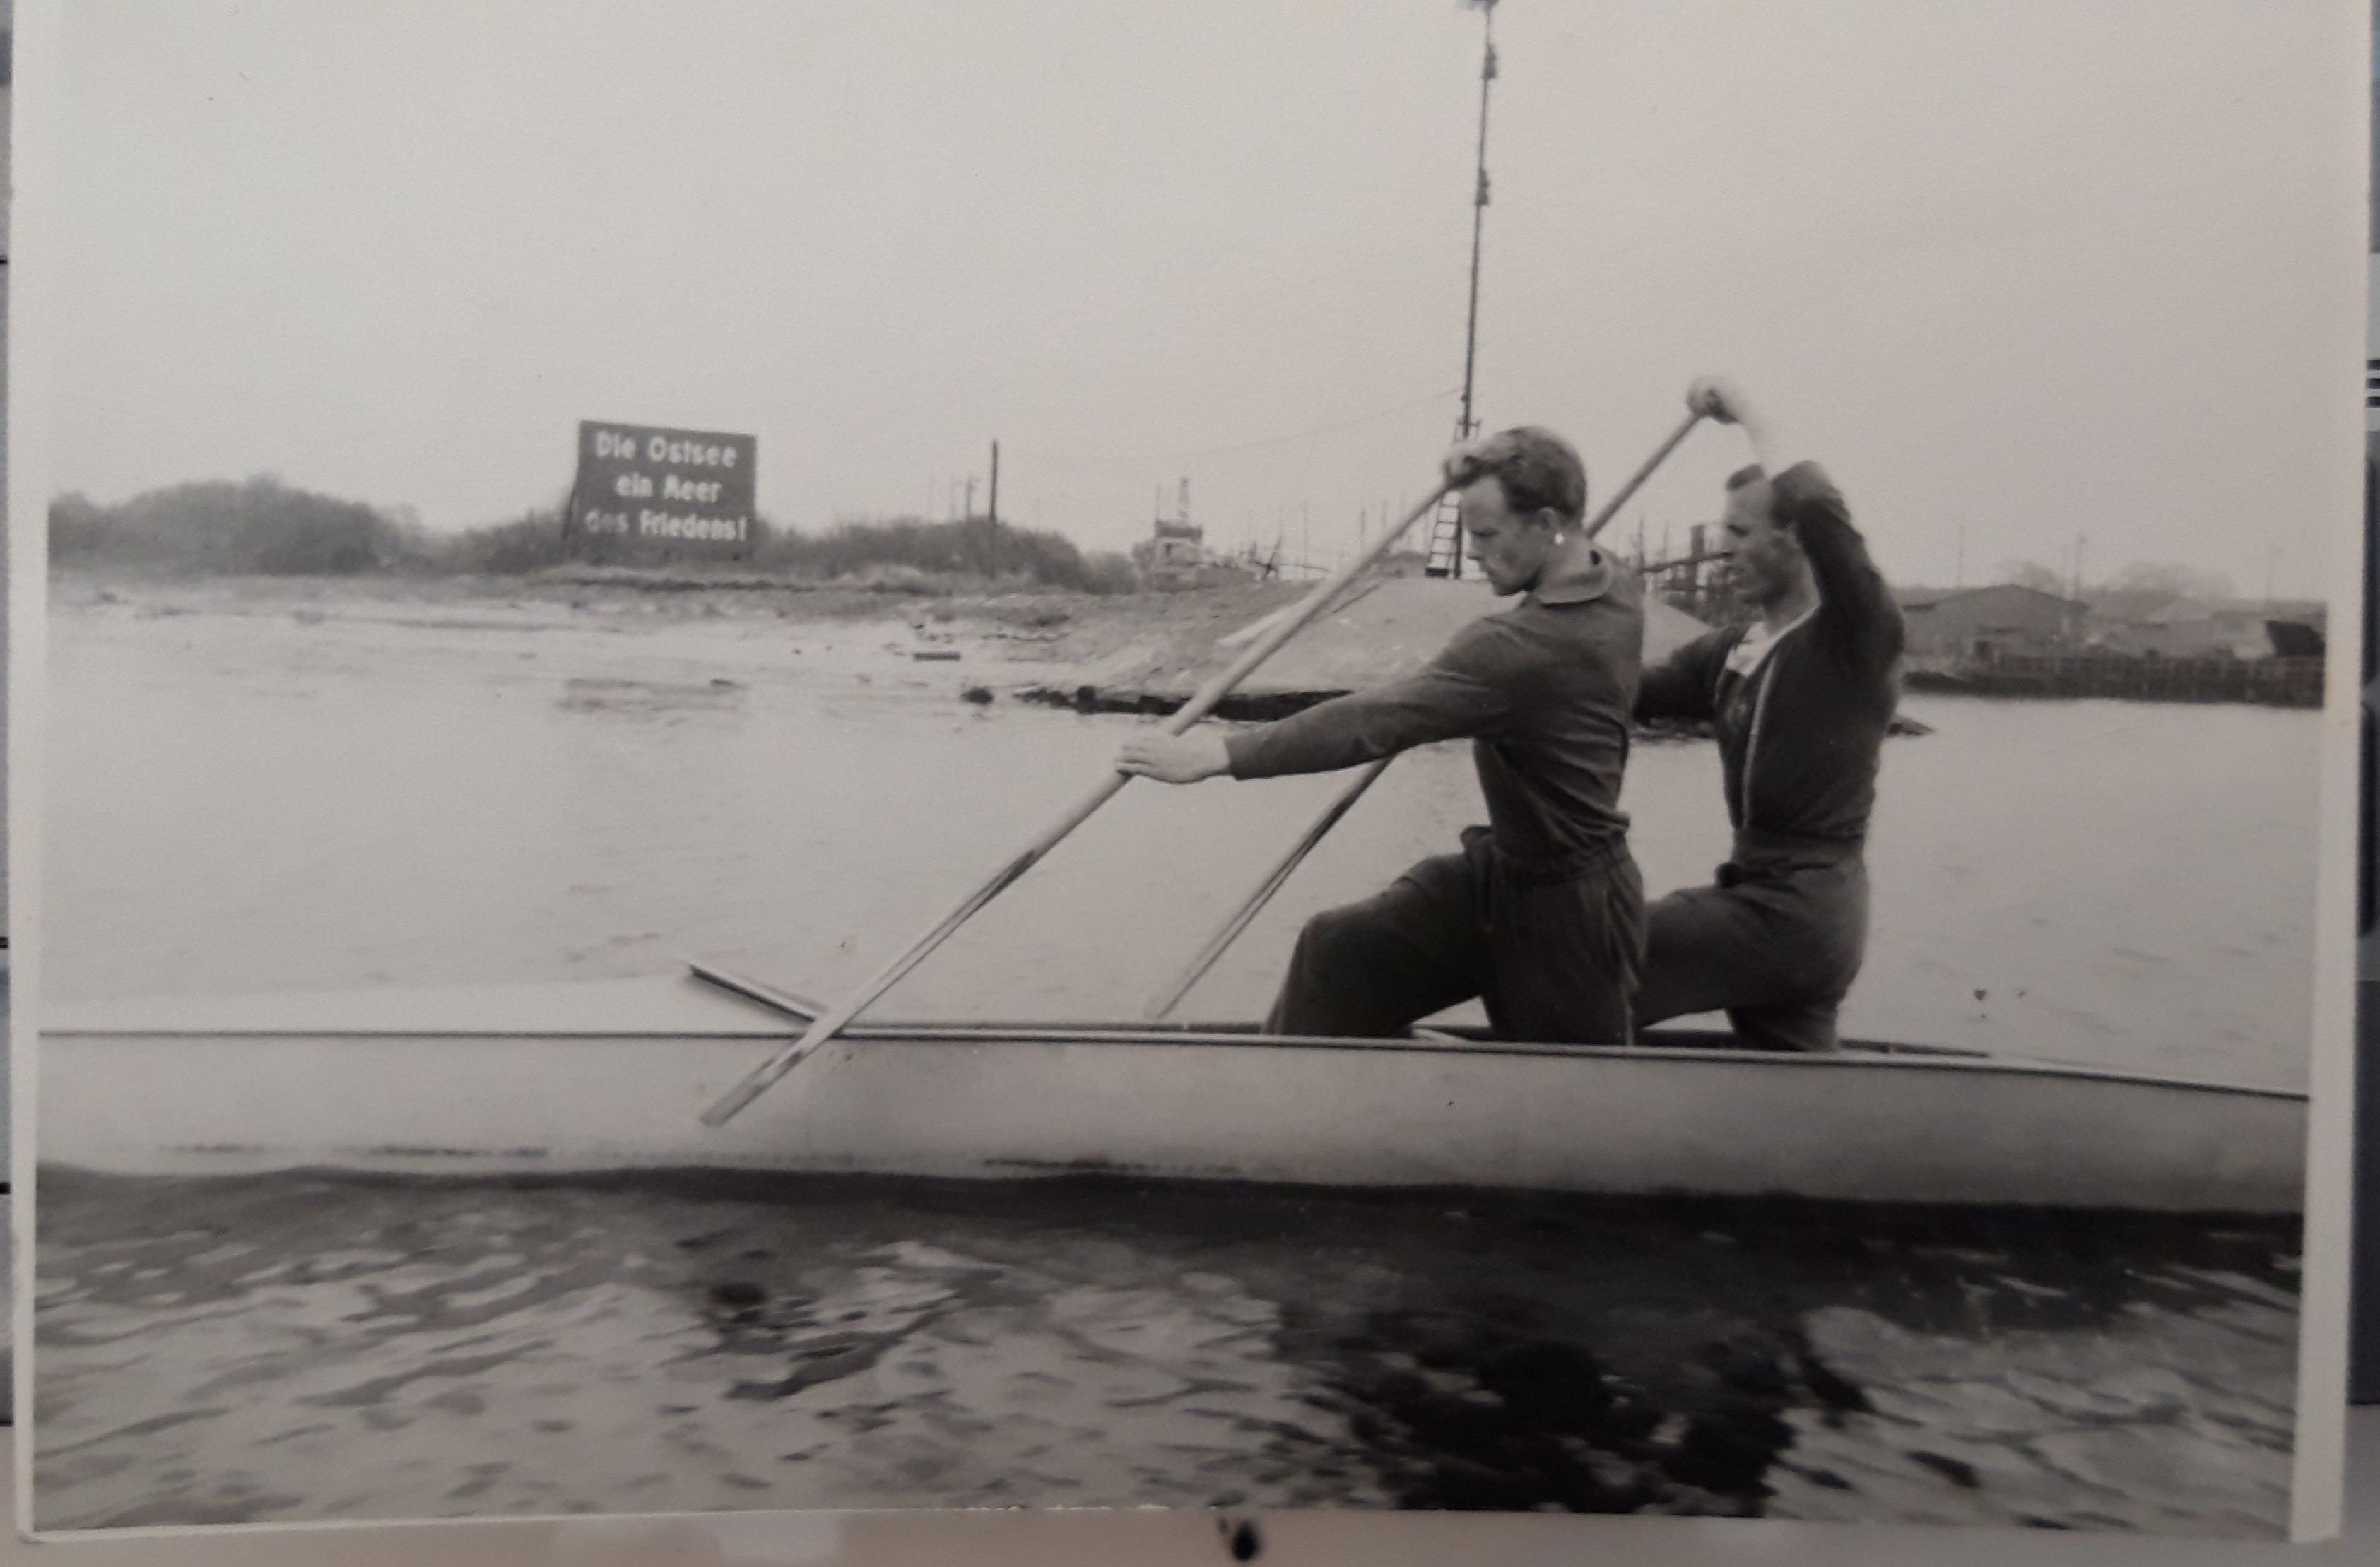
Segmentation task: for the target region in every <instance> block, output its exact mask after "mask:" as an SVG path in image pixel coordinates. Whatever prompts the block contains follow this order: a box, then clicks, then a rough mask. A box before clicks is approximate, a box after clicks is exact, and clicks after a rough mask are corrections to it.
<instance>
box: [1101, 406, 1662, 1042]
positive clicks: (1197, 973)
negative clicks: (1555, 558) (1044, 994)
mask: <svg viewBox="0 0 2380 1567" xmlns="http://www.w3.org/2000/svg"><path fill="white" fill-rule="evenodd" d="M1703 417H1704V416H1703V415H1702V414H1701V413H1699V412H1695V413H1690V414H1688V415H1687V416H1686V417H1685V419H1684V420H1683V421H1682V422H1681V423H1680V424H1679V426H1678V428H1677V429H1675V430H1673V431H1670V438H1669V439H1668V440H1666V441H1664V442H1662V443H1660V445H1658V446H1657V447H1655V448H1654V450H1653V455H1652V456H1649V457H1646V458H1645V461H1644V464H1643V466H1641V467H1639V468H1637V469H1636V471H1635V472H1634V473H1633V474H1632V475H1630V476H1629V480H1628V482H1627V483H1625V484H1622V485H1621V487H1620V488H1619V489H1617V490H1615V491H1613V492H1612V494H1611V499H1609V501H1606V502H1604V503H1603V507H1602V509H1601V510H1599V511H1597V513H1596V514H1595V516H1593V517H1592V518H1590V519H1589V520H1588V522H1587V525H1586V536H1587V537H1588V538H1589V539H1592V538H1594V537H1595V536H1596V535H1597V534H1598V533H1600V532H1602V531H1603V528H1604V525H1605V524H1607V523H1609V521H1610V520H1611V519H1612V518H1613V517H1615V516H1619V515H1620V508H1621V506H1623V505H1625V504H1628V497H1630V496H1631V495H1633V494H1634V493H1636V492H1637V491H1639V490H1641V489H1643V488H1644V486H1645V480H1648V479H1650V478H1652V477H1653V470H1654V469H1655V468H1659V467H1660V466H1661V464H1662V463H1663V462H1664V461H1665V460H1667V459H1668V457H1669V456H1670V453H1671V452H1674V451H1676V450H1677V449H1678V443H1680V442H1682V441H1683V440H1684V439H1685V438H1686V437H1687V436H1688V435H1689V434H1691V433H1693V431H1694V426H1695V425H1697V424H1700V423H1701V422H1702V420H1703ZM1390 760H1391V758H1389V757H1382V758H1381V759H1379V760H1378V761H1376V762H1374V763H1372V764H1371V765H1370V766H1369V767H1366V769H1364V771H1362V772H1360V773H1358V774H1356V777H1355V781H1354V783H1353V784H1349V785H1347V788H1346V790H1345V792H1343V793H1342V794H1341V795H1340V796H1339V797H1338V798H1337V799H1335V800H1333V801H1331V802H1330V806H1329V807H1328V808H1326V809H1325V810H1324V811H1323V813H1322V814H1321V815H1320V816H1318V817H1317V818H1316V819H1315V820H1314V825H1313V826H1311V827H1309V828H1307V829H1306V830H1305V836H1304V837H1303V838H1300V839H1299V840H1298V841H1297V842H1296V844H1294V845H1293V846H1292V847H1291V849H1290V851H1289V853H1288V854H1287V855H1286V856H1282V859H1281V863H1280V864H1279V865H1276V866H1274V867H1273V869H1272V874H1271V875H1269V876H1268V877H1266V878H1265V879H1264V881H1263V883H1262V884H1261V885H1259V886H1258V887H1257V890H1256V891H1255V892H1254V893H1250V894H1249V895H1248V899H1247V901H1246V902H1245V903H1244V904H1242V905H1240V906H1239V908H1238V909H1237V910H1236V911H1235V912H1234V913H1233V915H1232V917H1230V918H1229V919H1226V920H1224V921H1223V923H1222V925H1221V927H1220V929H1217V930H1216V932H1215V934H1214V935H1213V936H1211V937H1209V938H1208V941H1207V944H1206V945H1205V946H1203V947H1201V948H1199V949H1198V955H1197V956H1196V957H1194V958H1192V959H1191V960H1190V962H1189V965H1188V966H1186V967H1184V969H1183V970H1182V972H1181V974H1179V975H1178V976H1176V977H1175V978H1174V981H1173V983H1172V985H1170V986H1168V987H1167V988H1166V989H1165V990H1162V991H1160V993H1159V994H1158V996H1157V998H1156V1000H1154V1001H1152V1002H1149V1004H1148V1011H1147V1018H1148V1020H1149V1021H1150V1022H1152V1023H1155V1022H1157V1021H1159V1020H1160V1019H1162V1018H1163V1017H1164V1016H1165V1014H1168V1013H1170V1012H1172V1010H1173V1009H1174V1008H1175V1007H1177V1006H1180V1005H1181V1004H1182V998H1183V997H1184V996H1186V995H1188V994H1189V993H1190V987H1192V986H1193V985H1196V983H1197V982H1198V981H1199V980H1201V979H1203V978H1206V977H1207V970H1208V969H1210V968H1212V967H1214V966H1215V964H1216V961H1217V960H1218V959H1220V957H1221V956H1222V955H1223V953H1224V950H1225V949H1226V948H1228V947H1230V946H1231V944H1232V943H1233V941H1238V940H1239V939H1240V932H1241V931H1243V930H1245V929H1247V928H1248V926H1249V924H1250V922H1252V921H1253V920H1254V919H1255V918H1256V917H1257V914H1258V913H1259V912H1261V911H1262V910H1263V908H1264V906H1265V905H1267V904H1269V903H1270V902H1271V901H1272V896H1273V894H1274V893H1278V892H1280V891H1281V887H1282V886H1283V885H1284V884H1285V883H1286V882H1287V881H1289V878H1290V873H1291V872H1292V871H1293V870H1295V869H1297V868H1298V866H1299V865H1300V864H1302V863H1303V862H1304V861H1305V856H1307V855H1309V854H1311V853H1313V852H1314V845H1315V844H1318V843H1320V842H1322V839H1323V837H1324V835H1325V834H1327V833H1328V832H1330V830H1331V829H1332V828H1333V827H1336V826H1338V825H1339V820H1340V818H1342V817H1343V816H1345V815H1346V814H1347V813H1348V811H1350V810H1352V809H1353V808H1354V805H1355V802H1356V801H1357V800H1360V799H1362V798H1363V797H1364V791H1365V790H1366V789H1368V788H1370V787H1371V786H1372V785H1373V784H1377V783H1378V782H1379V779H1380V774H1381V773H1383V772H1386V771H1388V770H1389V763H1390Z"/></svg>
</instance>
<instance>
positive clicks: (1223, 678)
mask: <svg viewBox="0 0 2380 1567" xmlns="http://www.w3.org/2000/svg"><path fill="white" fill-rule="evenodd" d="M1681 433H1682V431H1681ZM1452 488H1453V486H1452V485H1451V484H1449V483H1441V484H1439V486H1438V487H1437V488H1435V489H1433V490H1432V491H1431V492H1429V495H1428V496H1427V499H1425V500H1424V501H1423V502H1422V503H1421V504H1419V505H1417V506H1415V507H1414V508H1413V510H1411V511H1409V512H1407V513H1406V514H1405V516H1404V520H1403V521H1402V522H1400V523H1398V524H1397V525H1396V526H1395V527H1393V528H1388V529H1386V530H1384V531H1383V532H1382V533H1381V534H1380V536H1379V537H1378V539H1376V540H1374V541H1372V543H1371V544H1370V545H1369V546H1368V547H1366V549H1365V550H1363V551H1362V552H1361V553H1358V554H1357V555H1356V556H1355V558H1354V559H1353V560H1351V561H1349V562H1348V563H1347V564H1346V565H1342V566H1341V567H1340V568H1339V569H1338V570H1337V571H1335V572H1332V573H1331V574H1330V577H1327V578H1326V579H1325V580H1324V581H1323V583H1322V585H1321V586H1320V587H1318V588H1317V589H1314V591H1313V592H1311V593H1308V594H1307V595H1306V596H1305V598H1304V599H1302V600H1300V601H1299V602H1298V605H1297V608H1296V610H1295V612H1294V613H1292V614H1291V615H1290V616H1289V617H1288V618H1287V619H1285V620H1283V621H1281V622H1280V623H1279V624H1277V625H1275V626H1273V627H1272V628H1271V629H1270V630H1269V631H1267V632H1266V633H1265V634H1264V635H1263V636H1262V637H1259V638H1257V639H1256V641H1255V642H1254V643H1252V644H1250V646H1249V647H1248V650H1246V651H1245V652H1244V653H1242V654H1241V655H1240V656H1239V657H1238V658H1236V659H1234V660H1233V661H1232V663H1231V666H1230V667H1229V668H1227V669H1225V670H1224V671H1223V672H1222V673H1221V674H1218V675H1217V676H1215V678H1214V679H1212V680H1210V681H1208V683H1207V684H1206V685H1205V686H1201V687H1199V689H1198V692H1197V694H1196V696H1194V697H1192V698H1190V700H1189V701H1188V702H1186V703H1184V705H1183V707H1182V708H1181V710H1180V711H1177V712H1175V713H1174V714H1173V716H1172V718H1170V719H1168V720H1167V721H1166V724H1165V729H1166V733H1168V734H1170V735H1179V734H1182V733H1183V732H1184V730H1187V729H1188V728H1190V726H1191V725H1193V724H1195V723H1197V722H1198V721H1199V720H1200V719H1202V718H1205V717H1206V716H1207V715H1208V713H1210V712H1212V711H1214V710H1215V708H1216V706H1217V705H1218V704H1219V703H1220V702H1221V701H1222V699H1223V698H1225V697H1228V696H1230V695H1231V694H1232V691H1233V688H1234V687H1235V686H1238V685H1239V683H1240V682H1241V681H1243V680H1245V679H1246V678H1247V677H1248V675H1249V674H1252V673H1253V672H1254V671H1255V670H1256V668H1257V665H1258V664H1261V663H1263V662H1265V660H1267V659H1269V658H1270V657H1272V655H1273V654H1274V653H1276V652H1278V651H1280V650H1281V645H1282V644H1283V643H1285V642H1287V641H1288V640H1289V639H1290V638H1293V637H1294V636H1296V635H1297V634H1298V633H1299V632H1300V631H1303V630H1305V626H1306V625H1307V623H1309V622H1310V621H1312V620H1314V619H1315V618H1316V617H1317V616H1318V615H1319V614H1321V613H1322V612H1323V611H1324V610H1325V609H1327V608H1329V607H1330V603H1331V601H1333V600H1335V599H1337V598H1338V596H1339V594H1340V593H1341V592H1342V590H1343V589H1345V588H1346V586H1347V585H1348V584H1349V583H1350V582H1353V581H1354V579H1355V578H1356V577H1358V576H1360V575H1362V573H1363V572H1364V571H1365V570H1366V568H1368V567H1369V566H1370V565H1372V563H1373V562H1375V561H1377V560H1378V559H1379V558H1380V557H1381V556H1382V555H1385V554H1387V553H1389V550H1390V546H1392V545H1393V544H1395V543H1396V541H1398V540H1400V539H1402V538H1403V537H1404V536H1405V534H1406V533H1407V532H1408V531H1410V530H1411V529H1412V528H1413V525H1414V524H1415V523H1417V522H1419V521H1420V520H1421V519H1422V518H1423V517H1425V516H1428V515H1429V514H1430V513H1431V512H1432V511H1433V510H1435V509H1436V508H1437V505H1438V503H1439V500H1440V499H1442V498H1443V497H1444V496H1445V494H1446V492H1448V491H1449V490H1451V489H1452ZM1130 782H1131V775H1130V774H1129V773H1123V772H1110V773H1109V774H1108V775H1107V776H1106V777H1104V778H1102V779H1101V780H1100V781H1099V787H1097V788H1095V789H1093V790H1092V791H1091V792H1090V793H1088V794H1087V795H1085V796H1083V797H1082V798H1081V799H1079V800H1077V801H1075V804H1074V805H1073V806H1072V807H1070V808H1068V809H1067V811H1066V813H1065V814H1064V815H1063V816H1062V817H1060V818H1059V819H1058V820H1056V821H1054V822H1052V823H1051V824H1050V826H1049V827H1048V828H1046V829H1044V830H1043V831H1042V832H1041V833H1040V835H1039V836H1038V837H1037V838H1035V839H1034V840H1033V841H1032V842H1031V843H1030V844H1026V846H1025V847H1024V849H1023V850H1022V851H1021V852H1020V853H1018V855H1017V856H1016V857H1015V858H1014V859H1012V860H1010V861H1009V862H1008V863H1007V864H1006V865H1003V866H1002V867H1001V868H1000V869H999V870H998V871H997V872H995V873H994V874H993V876H992V877H991V879H990V881H986V882H985V883H984V884H983V885H982V886H980V887H978V888H977V889H976V890H975V891H974V892H973V893H970V894H968V896H967V898H966V900H965V902H963V903H961V904H960V905H958V907H956V908H954V909H953V910H952V911H951V912H950V913H949V914H947V915H945V916H943V917H942V918H941V922H940V923H938V924H937V925H935V926H934V928H933V929H930V930H929V931H927V932H926V933H925V934H924V935H922V936H920V937H918V938H917V940H916V941H912V942H911V943H910V944H909V946H908V948H907V949H906V950H905V951H904V952H903V953H902V954H901V955H900V956H899V957H896V958H894V959H893V960H892V962H891V963H889V964H886V965H885V966H884V967H883V968H882V969H881V970H880V971H879V972H878V973H877V974H876V976H875V977H874V978H871V979H869V980H868V983H866V984H865V985H862V986H861V987H860V988H859V989H858V990H855V991H854V992H852V994H851V996H850V997H849V998H848V999H846V1000H844V1001H843V1002H839V1003H838V1004H836V1005H835V1006H834V1007H833V1008H832V1009H831V1010H830V1011H828V1012H827V1013H826V1014H825V1015H823V1016H821V1017H820V1018H819V1019H818V1020H817V1021H816V1022H814V1023H812V1024H811V1025H810V1026H809V1027H808V1028H807V1030H805V1031H804V1032H803V1034H802V1037H801V1038H800V1039H796V1040H795V1041H794V1042H793V1043H792V1044H790V1045H788V1046H786V1047H785V1048H784V1049H783V1050H782V1051H778V1052H777V1053H776V1054H775V1055H772V1056H771V1057H770V1058H769V1059H768V1060H767V1061H765V1062H763V1063H760V1065H759V1066H758V1067H756V1068H755V1069H754V1070H753V1071H752V1073H751V1074H750V1075H748V1076H747V1077H746V1078H745V1079H744V1080H743V1081H742V1082H740V1083H738V1084H736V1085H735V1087H733V1088H731V1089H729V1090H728V1091H727V1093H726V1094H725V1095H724V1096H723V1097H722V1098H721V1099H720V1100H719V1102H718V1103H716V1104H714V1105H712V1106H711V1107H710V1109H709V1110H707V1111H703V1112H702V1124H704V1125H706V1126H714V1127H716V1126H724V1125H725V1124H727V1123H728V1122H729V1121H730V1120H731V1119H732V1118H734V1116H735V1113H736V1112H737V1111H740V1110H742V1109H743V1108H744V1107H745V1106H746V1105H747V1104H750V1103H751V1102H752V1101H753V1100H754V1099H759V1097H760V1096H761V1095H762V1094H764V1093H766V1092H767V1091H768V1090H769V1087H770V1086H771V1084H773V1083H775V1082H776V1081H777V1079H779V1078H780V1077H783V1075H785V1074H786V1073H788V1072H790V1071H792V1070H793V1069H794V1068H795V1067H796V1066H798V1065H800V1064H801V1063H802V1061H803V1059H804V1058H806V1057H807V1056H808V1055H809V1053H810V1052H811V1051H815V1050H817V1049H818V1048H819V1046H820V1045H822V1044H824V1043H826V1042H827V1041H828V1040H829V1039H833V1038H834V1037H835V1035H836V1034H837V1033H839V1032H841V1031H842V1029H843V1028H844V1026H845V1025H847V1024H848V1023H850V1022H851V1020H852V1019H853V1018H855V1017H856V1016H858V1015H859V1014H861V1013H862V1012H864V1011H866V1010H867V1008H868V1006H869V1004H870V1003H872V1002H874V1001H875V1000H876V998H877V997H879V996H880V995H882V994H883V993H884V992H885V991H887V990H891V989H892V987H893V986H894V985H896V984H898V983H899V982H900V980H901V977H902V976H903V975H905V974H906V973H908V972H909V970H911V969H913V968H915V967H917V965H918V964H920V963H922V962H924V961H925V960H926V957H927V956H928V954H930V953H932V952H933V950H934V949H935V948H936V947H939V946H941V944H942V943H943V942H944V941H948V940H949V939H950V937H951V935H952V933H953V931H955V930H957V929H958V928H959V927H960V926H962V925H964V924H965V923H966V922H967V920H968V919H969V918H970V917H973V916H974V914H975V912H976V911H977V909H979V908H981V907H983V905H986V904H988V903H990V902H991V900H992V899H994V898H996V897H998V896H999V895H1000V894H1001V893H1003V892H1006V891H1007V890H1008V889H1009V887H1011V886H1012V885H1014V883H1015V881H1016V880H1017V879H1018V878H1019V877H1021V876H1023V875H1024V874H1025V873H1026V871H1028V870H1030V869H1033V867H1034V865H1035V864H1036V863H1037V862H1038V861H1039V860H1040V859H1041V857H1042V856H1045V855H1047V854H1048V853H1049V852H1050V850H1051V849H1054V848H1056V847H1057V846H1058V844H1060V842H1062V840H1063V839H1064V838H1065V836H1066V834H1067V833H1069V832H1073V831H1074V830H1075V828H1077V827H1080V826H1081V825H1082V824H1083V823H1084V822H1085V821H1087V820H1089V819H1090V816H1091V813H1092V812H1094V811H1096V810H1098V809H1099V808H1100V807H1101V806H1103V805H1105V804H1107V803H1108V801H1110V800H1111V799H1112V798H1114V797H1115V795H1116V792H1117V791H1118V790H1120V789H1122V788H1123V786H1124V785H1125V784H1128V783H1130Z"/></svg>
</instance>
